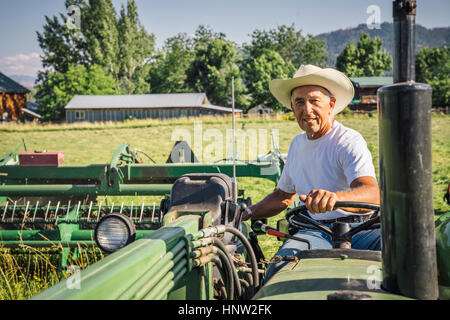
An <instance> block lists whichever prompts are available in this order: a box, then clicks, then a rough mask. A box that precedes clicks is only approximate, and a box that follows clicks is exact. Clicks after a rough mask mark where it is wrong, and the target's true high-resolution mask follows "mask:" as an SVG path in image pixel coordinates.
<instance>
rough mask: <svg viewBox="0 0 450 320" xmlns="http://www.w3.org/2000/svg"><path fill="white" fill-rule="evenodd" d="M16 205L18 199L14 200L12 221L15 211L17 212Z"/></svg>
mask: <svg viewBox="0 0 450 320" xmlns="http://www.w3.org/2000/svg"><path fill="white" fill-rule="evenodd" d="M16 205H17V201H14V208H13V212H12V215H11V221H13V220H14V213H15V212H16Z"/></svg>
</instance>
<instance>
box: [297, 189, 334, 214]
mask: <svg viewBox="0 0 450 320" xmlns="http://www.w3.org/2000/svg"><path fill="white" fill-rule="evenodd" d="M299 198H300V200H301V201H303V202H304V203H305V205H306V208H307V209H308V211H309V212H311V213H313V214H314V213H324V212H327V211H332V210H333V208H334V205H335V204H336V201H338V196H337V195H336V193H334V192H331V191H327V190H323V189H318V190H311V192H310V193H308V194H307V195H300V196H299Z"/></svg>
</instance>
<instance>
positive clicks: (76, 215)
mask: <svg viewBox="0 0 450 320" xmlns="http://www.w3.org/2000/svg"><path fill="white" fill-rule="evenodd" d="M80 206H81V201H78V206H77V213H76V214H75V221H77V220H78V213H79V212H80Z"/></svg>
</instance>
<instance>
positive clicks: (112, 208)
mask: <svg viewBox="0 0 450 320" xmlns="http://www.w3.org/2000/svg"><path fill="white" fill-rule="evenodd" d="M113 212H114V202H113V203H112V206H111V211H110V212H109V213H113Z"/></svg>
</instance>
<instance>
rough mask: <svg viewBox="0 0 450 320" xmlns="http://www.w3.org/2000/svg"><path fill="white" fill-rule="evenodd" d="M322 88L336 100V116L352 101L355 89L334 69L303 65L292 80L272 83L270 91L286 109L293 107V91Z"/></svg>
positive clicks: (278, 80) (347, 79)
mask: <svg viewBox="0 0 450 320" xmlns="http://www.w3.org/2000/svg"><path fill="white" fill-rule="evenodd" d="M312 85H316V86H321V87H324V88H326V89H327V90H328V91H330V93H331V94H332V95H333V96H334V97H335V98H336V104H335V106H334V114H337V113H339V112H341V111H342V110H343V109H344V108H345V107H346V106H347V105H348V104H349V103H350V101H352V99H353V96H354V95H355V89H354V88H353V84H352V82H351V81H350V79H349V78H347V76H346V75H345V74H343V73H342V72H340V71H337V70H335V69H332V68H325V69H322V68H319V67H316V66H313V65H311V64H307V65H301V66H300V68H299V69H298V70H297V72H296V73H295V74H294V76H293V77H292V79H275V80H272V81H270V83H269V90H270V92H271V93H272V94H273V95H274V97H275V98H276V99H277V100H278V101H279V102H280V103H281V104H282V105H284V106H285V107H287V108H290V107H291V92H292V89H294V88H297V87H301V86H312Z"/></svg>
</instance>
